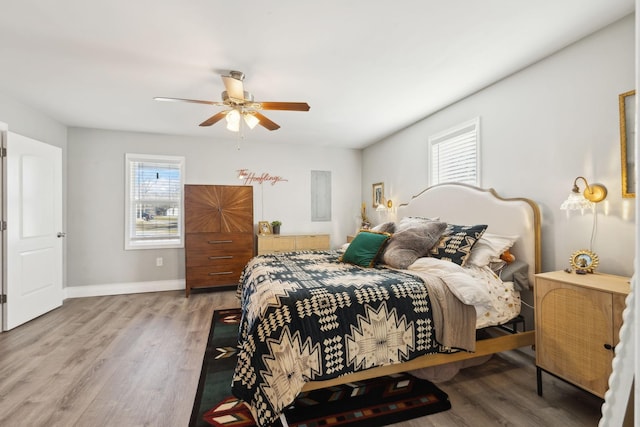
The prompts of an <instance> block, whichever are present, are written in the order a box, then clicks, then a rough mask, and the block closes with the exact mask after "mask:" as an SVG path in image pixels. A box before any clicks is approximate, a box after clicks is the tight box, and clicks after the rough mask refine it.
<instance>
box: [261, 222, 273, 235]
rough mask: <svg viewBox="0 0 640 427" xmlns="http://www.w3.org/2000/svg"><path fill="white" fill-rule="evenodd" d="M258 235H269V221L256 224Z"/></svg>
mask: <svg viewBox="0 0 640 427" xmlns="http://www.w3.org/2000/svg"><path fill="white" fill-rule="evenodd" d="M258 234H271V224H269V221H259V222H258Z"/></svg>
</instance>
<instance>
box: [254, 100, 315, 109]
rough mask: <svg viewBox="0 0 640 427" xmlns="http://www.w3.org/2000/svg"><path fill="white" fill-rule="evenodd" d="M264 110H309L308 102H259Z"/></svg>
mask: <svg viewBox="0 0 640 427" xmlns="http://www.w3.org/2000/svg"><path fill="white" fill-rule="evenodd" d="M256 104H260V108H261V109H263V110H287V111H309V109H310V108H311V107H309V104H307V103H306V102H257V103H256Z"/></svg>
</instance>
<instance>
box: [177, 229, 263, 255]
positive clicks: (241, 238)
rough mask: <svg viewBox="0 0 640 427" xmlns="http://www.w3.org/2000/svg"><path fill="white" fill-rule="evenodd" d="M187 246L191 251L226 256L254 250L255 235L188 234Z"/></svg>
mask: <svg viewBox="0 0 640 427" xmlns="http://www.w3.org/2000/svg"><path fill="white" fill-rule="evenodd" d="M186 244H187V246H188V247H189V251H202V250H205V251H209V252H210V253H211V254H219V255H223V254H225V251H229V250H233V249H238V248H244V249H246V248H249V249H250V250H253V235H252V234H248V233H187V235H186Z"/></svg>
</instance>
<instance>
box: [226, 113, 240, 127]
mask: <svg viewBox="0 0 640 427" xmlns="http://www.w3.org/2000/svg"><path fill="white" fill-rule="evenodd" d="M225 119H226V120H227V129H228V130H230V131H232V132H239V131H240V112H239V111H238V110H231V111H229V112H228V113H227V115H226V116H225Z"/></svg>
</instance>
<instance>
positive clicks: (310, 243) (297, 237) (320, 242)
mask: <svg viewBox="0 0 640 427" xmlns="http://www.w3.org/2000/svg"><path fill="white" fill-rule="evenodd" d="M328 249H329V235H328V234H258V255H263V254H272V253H275V252H291V251H324V250H328Z"/></svg>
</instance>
